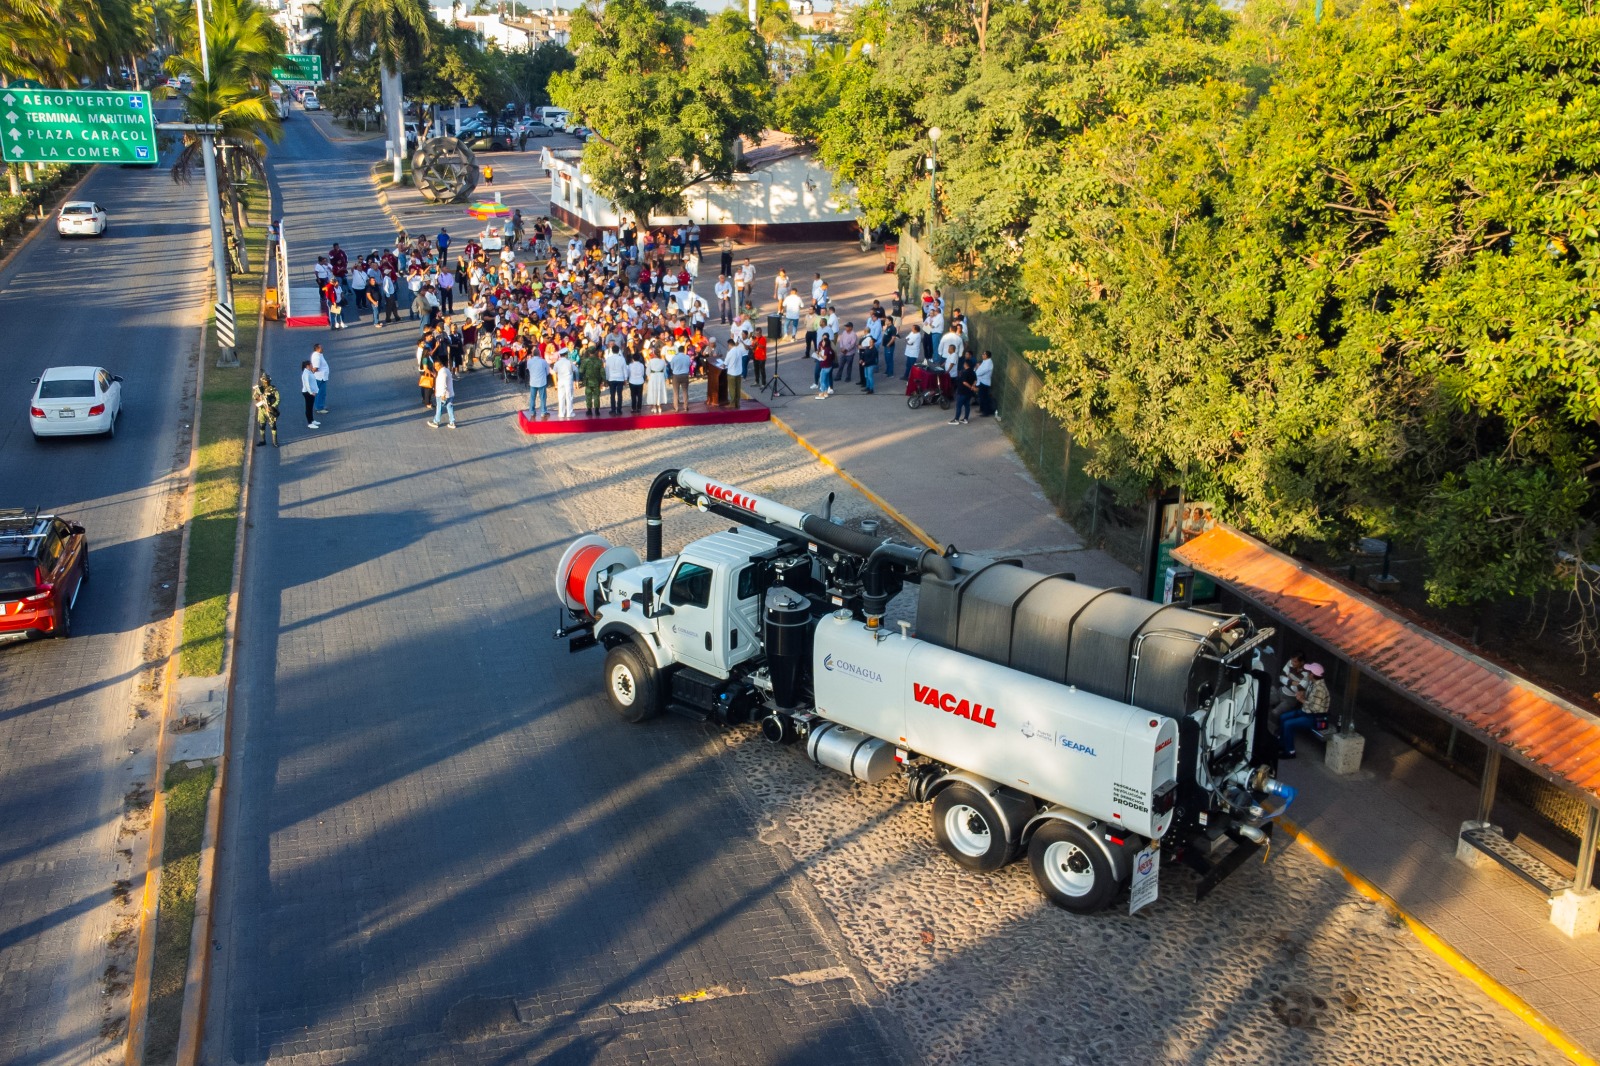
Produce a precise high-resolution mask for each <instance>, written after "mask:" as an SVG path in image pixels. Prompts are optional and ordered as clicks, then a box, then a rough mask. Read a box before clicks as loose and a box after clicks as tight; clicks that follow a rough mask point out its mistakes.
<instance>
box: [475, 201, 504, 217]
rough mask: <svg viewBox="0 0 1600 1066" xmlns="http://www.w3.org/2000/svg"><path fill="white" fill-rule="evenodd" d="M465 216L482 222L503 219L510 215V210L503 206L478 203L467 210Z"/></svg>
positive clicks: (485, 202)
mask: <svg viewBox="0 0 1600 1066" xmlns="http://www.w3.org/2000/svg"><path fill="white" fill-rule="evenodd" d="M467 214H469V215H471V216H472V217H473V218H476V219H479V220H483V219H490V218H505V217H507V216H508V215H510V214H511V208H509V207H507V206H506V205H505V204H495V203H488V202H487V201H480V202H479V203H475V204H473V205H472V206H471V207H469V208H467Z"/></svg>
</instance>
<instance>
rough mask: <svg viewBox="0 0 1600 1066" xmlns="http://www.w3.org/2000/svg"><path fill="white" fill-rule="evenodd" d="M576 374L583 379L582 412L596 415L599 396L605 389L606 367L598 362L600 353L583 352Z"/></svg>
mask: <svg viewBox="0 0 1600 1066" xmlns="http://www.w3.org/2000/svg"><path fill="white" fill-rule="evenodd" d="M578 373H579V374H580V375H582V377H583V404H584V412H585V414H586V415H598V414H599V413H600V394H601V393H602V392H604V391H605V387H606V365H605V364H604V363H602V362H601V361H600V353H599V352H598V351H597V350H596V349H595V348H593V347H589V348H585V349H584V350H583V357H582V358H581V359H579V360H578Z"/></svg>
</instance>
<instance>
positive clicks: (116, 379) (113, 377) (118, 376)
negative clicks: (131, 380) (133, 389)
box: [111, 374, 122, 381]
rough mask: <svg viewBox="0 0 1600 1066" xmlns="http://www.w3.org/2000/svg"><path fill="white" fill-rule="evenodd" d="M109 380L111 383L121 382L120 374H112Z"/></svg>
mask: <svg viewBox="0 0 1600 1066" xmlns="http://www.w3.org/2000/svg"><path fill="white" fill-rule="evenodd" d="M111 380H112V381H121V380H122V375H121V374H112V375H111Z"/></svg>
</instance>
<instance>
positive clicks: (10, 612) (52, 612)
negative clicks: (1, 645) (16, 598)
mask: <svg viewBox="0 0 1600 1066" xmlns="http://www.w3.org/2000/svg"><path fill="white" fill-rule="evenodd" d="M55 631H56V605H55V600H54V598H53V597H52V598H51V599H49V600H43V601H41V602H40V603H39V604H37V605H35V604H30V603H26V602H24V603H22V604H20V605H15V606H13V605H11V604H4V605H0V640H17V639H20V638H22V637H26V636H28V635H30V634H32V633H54V632H55Z"/></svg>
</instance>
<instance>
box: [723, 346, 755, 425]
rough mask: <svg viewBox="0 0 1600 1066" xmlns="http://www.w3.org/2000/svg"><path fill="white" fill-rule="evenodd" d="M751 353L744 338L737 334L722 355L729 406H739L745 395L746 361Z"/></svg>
mask: <svg viewBox="0 0 1600 1066" xmlns="http://www.w3.org/2000/svg"><path fill="white" fill-rule="evenodd" d="M749 354H750V353H749V352H748V351H747V350H746V349H745V346H744V343H743V340H742V339H741V338H740V336H739V335H738V334H735V335H734V338H733V341H732V343H730V344H729V345H728V350H727V352H726V353H724V354H723V356H722V376H723V377H724V378H726V379H727V381H728V406H729V407H734V408H737V407H738V406H739V403H740V401H741V400H742V398H743V397H744V361H745V358H746V357H747V356H748V355H749Z"/></svg>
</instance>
